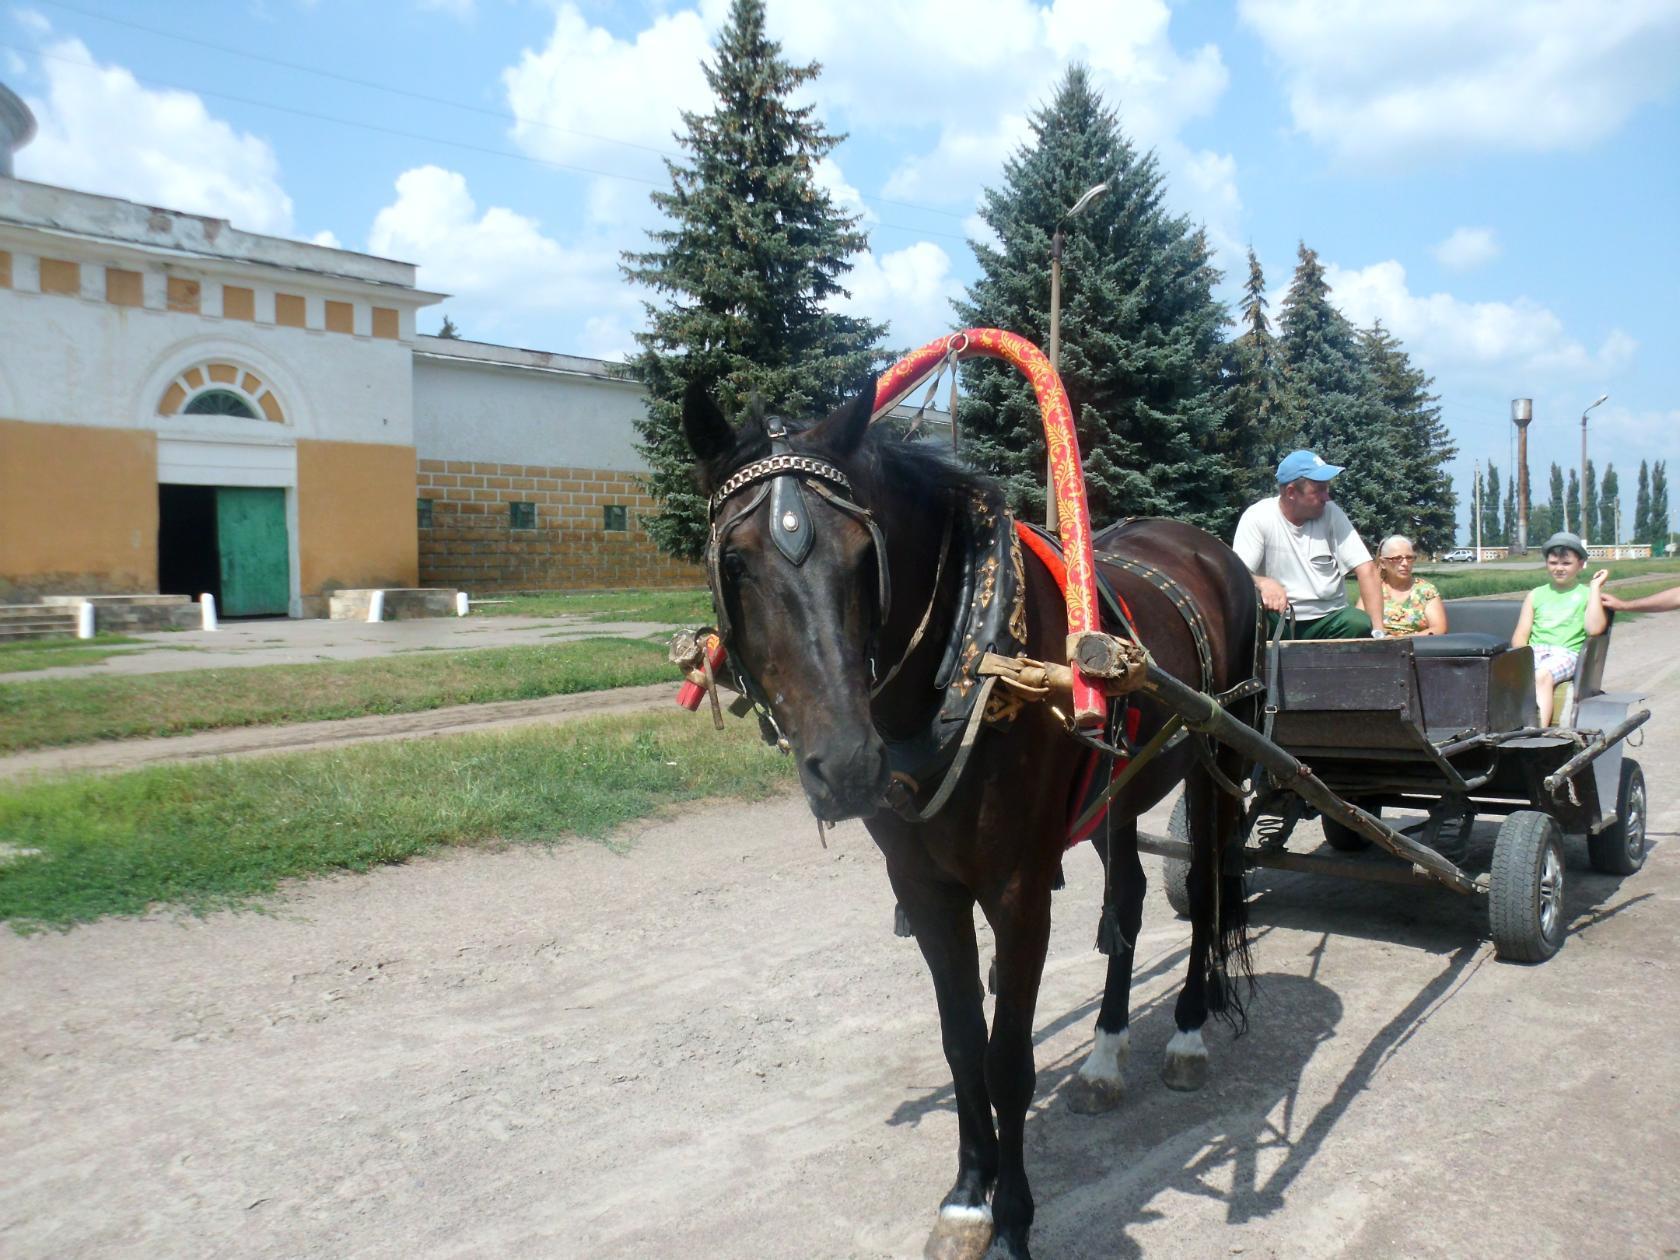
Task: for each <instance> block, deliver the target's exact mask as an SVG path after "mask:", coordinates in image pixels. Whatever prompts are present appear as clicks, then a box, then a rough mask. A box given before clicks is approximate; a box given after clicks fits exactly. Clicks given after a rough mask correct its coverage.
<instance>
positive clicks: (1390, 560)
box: [1382, 556, 1417, 564]
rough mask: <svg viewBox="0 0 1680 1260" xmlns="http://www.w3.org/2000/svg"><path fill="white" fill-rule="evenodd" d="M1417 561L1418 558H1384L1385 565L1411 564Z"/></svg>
mask: <svg viewBox="0 0 1680 1260" xmlns="http://www.w3.org/2000/svg"><path fill="white" fill-rule="evenodd" d="M1416 559H1417V557H1416V556H1383V557H1382V560H1383V562H1384V563H1385V564H1411V563H1412V562H1413V561H1414V560H1416Z"/></svg>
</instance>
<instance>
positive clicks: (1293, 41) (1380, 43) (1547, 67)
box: [1240, 0, 1680, 165]
mask: <svg viewBox="0 0 1680 1260" xmlns="http://www.w3.org/2000/svg"><path fill="white" fill-rule="evenodd" d="M1240 13H1241V18H1242V21H1243V22H1244V23H1246V24H1247V25H1248V26H1249V27H1250V28H1252V29H1253V30H1254V31H1255V32H1256V33H1257V34H1258V35H1259V37H1260V39H1261V40H1262V42H1263V43H1264V44H1265V45H1266V48H1267V51H1268V52H1269V53H1270V54H1271V56H1272V58H1273V60H1274V61H1275V63H1276V64H1277V66H1278V67H1279V69H1280V70H1281V73H1282V75H1283V79H1284V83H1285V88H1286V91H1287V94H1288V98H1289V108H1290V112H1291V114H1292V116H1293V118H1294V122H1295V126H1296V128H1297V130H1299V131H1301V132H1303V133H1304V134H1306V135H1307V136H1309V137H1311V138H1312V139H1313V140H1314V141H1316V142H1317V143H1319V144H1322V145H1324V146H1325V147H1327V148H1329V149H1330V150H1331V151H1332V152H1334V153H1335V154H1337V155H1338V156H1339V157H1341V158H1343V159H1345V160H1348V161H1350V162H1354V163H1361V164H1389V165H1393V164H1401V165H1404V164H1410V163H1414V162H1420V161H1426V160H1429V159H1432V158H1435V157H1438V156H1440V155H1442V154H1463V153H1471V152H1479V151H1489V150H1494V151H1498V150H1516V151H1523V152H1544V151H1547V150H1552V149H1570V148H1580V147H1582V146H1585V145H1587V144H1590V143H1592V142H1593V141H1596V140H1599V139H1602V138H1603V137H1605V136H1607V135H1609V134H1611V133H1612V132H1614V131H1615V130H1616V129H1617V128H1618V127H1620V126H1621V125H1622V123H1623V122H1625V121H1626V119H1627V118H1628V116H1629V115H1631V114H1632V113H1633V112H1634V111H1635V110H1636V109H1638V108H1639V107H1640V106H1641V105H1644V104H1647V103H1649V102H1652V101H1655V100H1658V99H1661V98H1662V97H1663V96H1664V95H1665V94H1667V93H1668V92H1669V91H1671V90H1672V88H1673V87H1674V85H1675V83H1676V81H1677V79H1680V6H1677V5H1675V4H1674V3H1673V0H1620V2H1619V3H1616V4H1610V5H1598V4H1581V3H1578V0H1506V2H1505V3H1498V4H1465V3H1463V0H1410V2H1409V3H1407V4H1404V5H1376V4H1345V3H1341V0H1242V3H1241V5H1240Z"/></svg>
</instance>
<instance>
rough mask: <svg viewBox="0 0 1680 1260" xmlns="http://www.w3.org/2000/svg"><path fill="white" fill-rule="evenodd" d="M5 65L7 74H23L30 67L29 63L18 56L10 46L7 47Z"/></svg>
mask: <svg viewBox="0 0 1680 1260" xmlns="http://www.w3.org/2000/svg"><path fill="white" fill-rule="evenodd" d="M5 66H6V73H7V74H22V73H23V72H24V71H25V70H27V69H29V63H28V62H26V61H24V59H23V58H22V57H20V56H18V55H17V54H16V53H15V52H13V51H12V50H11V49H10V48H8V49H6V60H5Z"/></svg>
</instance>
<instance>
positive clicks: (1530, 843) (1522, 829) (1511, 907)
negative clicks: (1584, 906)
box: [1488, 809, 1564, 962]
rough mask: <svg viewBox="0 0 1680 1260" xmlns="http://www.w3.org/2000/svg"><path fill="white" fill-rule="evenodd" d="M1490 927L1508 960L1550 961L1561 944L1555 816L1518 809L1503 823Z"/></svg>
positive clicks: (1560, 868) (1559, 856) (1558, 838)
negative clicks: (1553, 818)
mask: <svg viewBox="0 0 1680 1260" xmlns="http://www.w3.org/2000/svg"><path fill="white" fill-rule="evenodd" d="M1488 926H1489V928H1490V930H1491V931H1492V934H1493V947H1494V950H1495V951H1496V952H1497V953H1498V955H1499V956H1500V957H1501V958H1503V959H1504V960H1505V961H1506V962H1545V961H1546V960H1547V959H1548V958H1550V957H1551V956H1552V955H1553V954H1555V953H1557V952H1558V950H1559V949H1560V948H1561V947H1562V945H1563V931H1564V924H1563V845H1562V833H1561V832H1559V830H1558V825H1557V823H1556V822H1554V821H1553V820H1552V817H1551V815H1549V814H1542V813H1538V812H1536V811H1535V810H1531V809H1524V810H1518V811H1517V812H1516V813H1514V814H1511V815H1509V816H1508V817H1507V818H1506V819H1505V821H1504V822H1503V823H1502V824H1500V827H1499V838H1498V839H1497V840H1495V841H1494V844H1493V870H1492V873H1491V879H1490V883H1489V887H1488Z"/></svg>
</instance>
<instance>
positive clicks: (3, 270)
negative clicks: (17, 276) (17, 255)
mask: <svg viewBox="0 0 1680 1260" xmlns="http://www.w3.org/2000/svg"><path fill="white" fill-rule="evenodd" d="M11 287H12V256H11V254H9V253H7V252H6V251H5V250H3V249H0V289H9V288H11Z"/></svg>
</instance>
